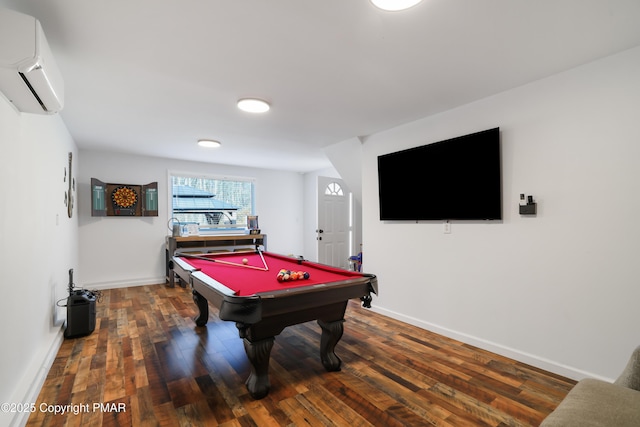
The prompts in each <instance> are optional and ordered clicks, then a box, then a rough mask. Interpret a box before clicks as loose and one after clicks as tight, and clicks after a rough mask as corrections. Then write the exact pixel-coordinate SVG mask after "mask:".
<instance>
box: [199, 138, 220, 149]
mask: <svg viewBox="0 0 640 427" xmlns="http://www.w3.org/2000/svg"><path fill="white" fill-rule="evenodd" d="M198 145H199V146H201V147H206V148H218V147H220V146H221V145H222V144H221V143H220V141H216V140H213V139H199V140H198Z"/></svg>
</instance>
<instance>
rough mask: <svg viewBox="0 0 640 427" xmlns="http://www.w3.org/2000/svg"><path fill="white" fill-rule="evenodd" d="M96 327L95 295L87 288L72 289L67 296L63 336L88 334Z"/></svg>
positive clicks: (72, 336) (71, 336)
mask: <svg viewBox="0 0 640 427" xmlns="http://www.w3.org/2000/svg"><path fill="white" fill-rule="evenodd" d="M95 328H96V296H95V294H94V293H93V292H91V291H87V290H84V289H83V290H76V291H72V292H70V294H69V298H67V328H66V329H65V330H64V336H65V338H74V337H81V336H84V335H89V334H91V333H92V332H93V330H94V329H95Z"/></svg>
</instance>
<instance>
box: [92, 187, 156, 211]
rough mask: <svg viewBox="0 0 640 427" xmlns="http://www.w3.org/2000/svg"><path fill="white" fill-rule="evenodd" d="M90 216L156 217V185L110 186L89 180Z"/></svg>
mask: <svg viewBox="0 0 640 427" xmlns="http://www.w3.org/2000/svg"><path fill="white" fill-rule="evenodd" d="M91 216H158V183H157V182H152V183H150V184H146V185H134V184H112V183H105V182H102V181H100V180H99V179H96V178H91Z"/></svg>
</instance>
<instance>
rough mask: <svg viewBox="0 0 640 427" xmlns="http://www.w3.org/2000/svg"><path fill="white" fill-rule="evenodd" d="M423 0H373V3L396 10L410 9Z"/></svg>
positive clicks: (389, 9) (384, 8) (392, 10)
mask: <svg viewBox="0 0 640 427" xmlns="http://www.w3.org/2000/svg"><path fill="white" fill-rule="evenodd" d="M421 1H422V0H371V3H373V5H374V6H376V7H378V8H380V9H382V10H388V11H390V12H395V11H398V10H405V9H409V8H410V7H412V6H415V5H417V4H418V3H420V2H421Z"/></svg>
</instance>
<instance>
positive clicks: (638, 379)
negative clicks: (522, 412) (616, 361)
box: [540, 347, 640, 427]
mask: <svg viewBox="0 0 640 427" xmlns="http://www.w3.org/2000/svg"><path fill="white" fill-rule="evenodd" d="M574 426H575V427H618V426H634V427H639V426H640V347H638V348H636V349H635V350H634V351H633V354H632V355H631V358H630V359H629V363H627V366H626V367H625V369H624V371H623V372H622V374H620V376H619V377H618V379H617V380H616V381H615V382H614V383H613V384H612V383H608V382H605V381H600V380H596V379H593V378H586V379H584V380H582V381H579V382H578V384H576V386H575V387H574V388H573V389H572V390H571V391H570V392H569V394H567V396H566V397H565V398H564V400H563V401H562V402H560V405H558V407H557V408H556V409H555V411H553V412H552V413H551V414H549V416H548V417H547V418H546V419H545V420H544V421H543V422H542V424H540V427H574Z"/></svg>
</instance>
